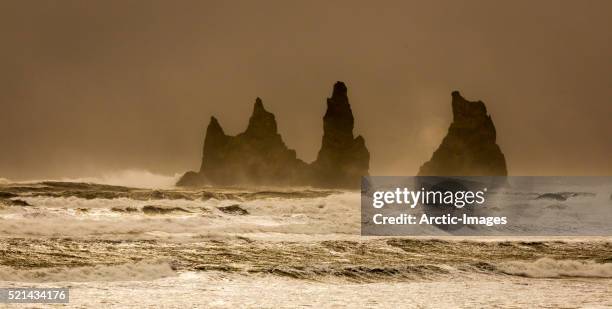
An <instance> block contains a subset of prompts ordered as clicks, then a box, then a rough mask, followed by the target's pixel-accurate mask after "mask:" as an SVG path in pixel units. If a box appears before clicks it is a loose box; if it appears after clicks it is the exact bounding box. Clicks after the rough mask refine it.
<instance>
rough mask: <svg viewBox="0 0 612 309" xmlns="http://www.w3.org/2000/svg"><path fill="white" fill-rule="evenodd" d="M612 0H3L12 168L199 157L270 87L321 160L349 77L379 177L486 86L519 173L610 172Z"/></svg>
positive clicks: (48, 171) (435, 134)
mask: <svg viewBox="0 0 612 309" xmlns="http://www.w3.org/2000/svg"><path fill="white" fill-rule="evenodd" d="M611 29H612V1H606V0H604V1H594V0H591V1H514V0H513V1H488V0H487V1H454V0H449V1H354V0H353V1H311V0H309V1H263V0H261V1H250V0H249V1H234V0H232V1H193V2H191V1H169V0H168V1H123V0H121V1H118V0H117V1H21V0H19V1H8V0H4V1H1V2H0V40H1V43H0V44H1V45H0V145H2V148H1V150H0V177H4V178H10V179H33V178H35V179H41V178H57V177H77V176H93V175H96V174H98V173H100V172H103V171H111V170H122V169H134V168H137V169H146V170H149V171H152V172H155V173H163V174H174V173H178V172H184V171H186V170H189V169H197V168H199V165H200V157H201V148H202V143H203V136H204V130H205V128H206V125H207V124H208V120H209V118H210V116H211V115H215V116H217V118H218V119H219V121H220V123H221V125H222V126H223V128H224V129H225V131H226V133H229V134H236V133H239V132H241V131H243V130H244V129H245V128H246V125H247V121H248V117H249V115H250V113H251V110H252V105H253V102H254V100H255V98H256V97H257V96H260V97H262V99H263V101H264V105H265V106H266V108H267V109H268V110H270V111H272V112H273V113H275V115H276V118H277V121H278V126H279V130H280V132H281V134H282V136H283V138H284V140H285V143H286V144H287V145H288V146H289V147H291V148H294V149H296V151H297V153H298V156H299V157H300V158H302V159H304V160H305V161H308V162H309V161H312V160H314V158H315V157H316V153H317V151H318V149H319V147H320V145H321V135H322V130H323V121H322V117H323V114H324V112H325V108H326V103H325V99H326V97H328V96H330V94H331V88H332V85H333V83H334V82H335V81H336V80H342V81H345V82H346V83H347V86H348V87H349V96H350V100H351V104H352V107H353V112H354V114H355V119H356V134H361V135H363V136H364V137H365V139H366V145H367V147H368V148H369V149H370V152H371V158H372V161H371V173H372V174H375V175H413V174H415V173H416V172H417V170H418V167H419V166H420V165H421V164H422V163H423V162H424V161H426V160H428V159H429V158H430V156H431V154H432V152H433V151H434V149H435V148H436V147H437V145H438V144H439V143H440V141H441V139H442V137H443V136H444V135H445V133H446V130H447V128H448V125H449V123H450V120H451V106H450V99H451V96H450V93H451V91H453V90H460V91H461V93H462V94H463V95H464V96H465V97H466V98H468V99H471V100H478V99H479V100H483V101H484V102H485V103H486V105H487V108H488V110H489V112H490V113H491V114H492V117H493V121H494V123H495V125H496V127H497V132H498V143H499V144H500V146H501V148H502V151H503V152H504V153H505V155H506V159H507V162H508V168H509V172H510V174H512V175H538V174H542V175H544V174H549V175H550V174H553V175H564V174H574V175H612V163H611V162H610V158H611V157H612V156H611V153H612V121H611V117H612V31H611Z"/></svg>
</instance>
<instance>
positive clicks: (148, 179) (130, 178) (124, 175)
mask: <svg viewBox="0 0 612 309" xmlns="http://www.w3.org/2000/svg"><path fill="white" fill-rule="evenodd" d="M180 177H181V174H174V175H162V174H155V173H152V172H150V171H147V170H140V169H128V170H120V171H112V172H105V173H102V174H101V175H99V176H92V177H76V178H68V177H64V178H50V179H37V180H25V181H16V182H15V181H11V180H9V179H5V178H0V184H1V185H6V184H36V183H44V182H63V183H84V184H100V185H111V186H122V187H130V188H143V189H172V188H175V184H176V182H177V181H178V179H179V178H180Z"/></svg>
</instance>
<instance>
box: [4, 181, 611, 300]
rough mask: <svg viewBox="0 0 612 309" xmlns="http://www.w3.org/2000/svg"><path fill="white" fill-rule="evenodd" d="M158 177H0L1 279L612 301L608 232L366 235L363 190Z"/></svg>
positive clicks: (96, 295) (159, 292)
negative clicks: (180, 184) (146, 180)
mask: <svg viewBox="0 0 612 309" xmlns="http://www.w3.org/2000/svg"><path fill="white" fill-rule="evenodd" d="M150 187H151V188H136V186H134V185H133V184H132V185H131V186H118V185H108V184H94V183H91V182H82V181H41V182H28V183H23V182H22V183H15V182H11V181H4V182H2V183H0V281H1V284H0V287H68V288H70V303H69V304H65V305H61V304H54V305H48V306H50V307H51V306H52V307H62V306H68V307H76V308H91V307H110V308H113V307H116V308H130V307H132V308H143V307H164V308H185V307H206V308H235V307H255V308H262V307H263V308H279V307H286V308H290V307H314V308H319V307H332V308H333V307H345V306H350V307H391V306H394V307H395V306H401V307H406V308H444V307H464V308H473V307H498V308H515V307H550V308H558V307H563V308H579V307H590V308H591V307H602V308H603V307H612V238H611V237H606V236H584V237H577V236H576V237H560V236H555V237H544V236H540V237H525V236H523V237H504V236H488V237H483V236H460V237H456V236H436V237H426V236H420V237H387V236H385V237H382V236H377V237H374V236H367V237H366V236H361V235H360V228H361V214H360V206H359V205H360V193H359V192H357V191H341V190H316V189H311V188H293V189H282V190H281V189H274V188H267V189H266V188H257V189H253V188H231V189H227V188H204V189H198V190H184V189H177V188H172V187H163V186H162V185H160V183H155V184H153V185H152V186H150ZM583 191H584V190H583ZM600 193H601V192H595V193H593V194H595V195H581V196H577V197H576V199H581V198H597V194H600ZM607 194H609V192H608V193H607ZM525 198H527V197H525ZM600 198H601V197H600ZM605 198H609V197H608V196H605ZM577 202H579V200H577ZM539 203H541V204H542V205H541V206H542V207H543V208H546V209H555V210H562V207H559V206H558V205H560V204H563V203H562V202H559V201H556V200H555V201H552V200H551V201H542V202H539ZM551 205H553V206H554V205H557V206H555V207H553V208H550V206H551ZM610 206H611V207H612V205H610ZM557 215H562V213H557ZM6 306H7V307H9V308H10V307H12V306H14V307H21V306H22V305H6ZM44 306H45V305H41V304H37V305H36V307H44Z"/></svg>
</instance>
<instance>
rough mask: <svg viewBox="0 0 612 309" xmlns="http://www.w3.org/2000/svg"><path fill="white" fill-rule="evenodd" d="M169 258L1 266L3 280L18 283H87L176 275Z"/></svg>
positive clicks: (151, 278) (140, 279)
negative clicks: (75, 263)
mask: <svg viewBox="0 0 612 309" xmlns="http://www.w3.org/2000/svg"><path fill="white" fill-rule="evenodd" d="M175 275H176V272H175V271H174V270H172V267H171V266H170V264H169V263H168V262H165V261H152V262H138V263H129V264H120V265H96V266H84V267H73V268H68V267H53V268H33V269H15V268H12V267H6V266H4V267H0V281H14V282H57V281H70V282H84V281H143V280H154V279H159V278H164V277H170V276H175Z"/></svg>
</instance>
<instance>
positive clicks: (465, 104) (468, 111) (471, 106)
mask: <svg viewBox="0 0 612 309" xmlns="http://www.w3.org/2000/svg"><path fill="white" fill-rule="evenodd" d="M451 95H452V97H453V101H452V106H453V119H454V120H455V121H463V120H470V119H472V120H474V119H483V118H486V117H487V108H486V107H485V105H484V103H483V102H482V101H468V100H466V99H465V98H464V97H463V96H461V93H459V91H456V90H455V91H453V92H452V94H451Z"/></svg>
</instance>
